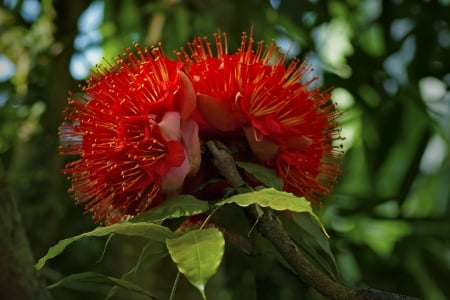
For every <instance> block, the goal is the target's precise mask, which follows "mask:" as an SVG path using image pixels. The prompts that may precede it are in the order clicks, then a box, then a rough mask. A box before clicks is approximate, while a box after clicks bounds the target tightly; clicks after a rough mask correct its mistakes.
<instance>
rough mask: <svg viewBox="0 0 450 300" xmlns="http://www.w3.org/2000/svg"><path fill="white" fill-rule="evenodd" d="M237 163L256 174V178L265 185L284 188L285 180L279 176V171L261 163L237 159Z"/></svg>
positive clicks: (279, 188)
mask: <svg viewBox="0 0 450 300" xmlns="http://www.w3.org/2000/svg"><path fill="white" fill-rule="evenodd" d="M236 164H237V165H238V166H239V167H241V168H242V169H244V170H245V171H247V172H248V173H250V174H252V175H253V176H255V178H256V179H258V180H259V181H261V182H262V183H263V184H264V185H265V186H267V187H273V188H275V189H277V190H281V189H282V188H283V180H281V178H280V177H278V176H277V172H276V171H275V170H274V169H270V168H267V167H265V166H262V165H260V164H254V163H249V162H243V161H237V162H236Z"/></svg>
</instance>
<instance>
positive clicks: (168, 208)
mask: <svg viewBox="0 0 450 300" xmlns="http://www.w3.org/2000/svg"><path fill="white" fill-rule="evenodd" d="M208 209H209V205H208V202H207V201H202V200H199V199H197V198H195V197H194V196H191V195H178V196H176V197H173V198H169V199H167V200H166V201H164V202H163V203H161V204H160V205H158V206H157V207H155V208H152V209H150V210H149V211H146V212H144V213H142V214H140V215H138V216H136V217H134V218H133V219H132V220H131V222H158V221H163V220H166V219H174V218H179V217H187V216H192V215H197V214H200V213H203V212H205V211H207V210H208Z"/></svg>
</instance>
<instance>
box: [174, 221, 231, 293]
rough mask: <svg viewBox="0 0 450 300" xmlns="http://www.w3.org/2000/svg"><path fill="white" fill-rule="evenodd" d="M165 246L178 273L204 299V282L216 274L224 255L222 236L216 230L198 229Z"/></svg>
mask: <svg viewBox="0 0 450 300" xmlns="http://www.w3.org/2000/svg"><path fill="white" fill-rule="evenodd" d="M166 245H167V248H168V250H169V253H170V256H171V257H172V260H173V261H174V262H175V264H176V265H177V267H178V270H179V271H180V273H182V274H184V275H185V276H186V278H187V279H188V280H189V282H190V283H191V284H192V285H193V286H195V287H196V288H197V289H198V290H199V291H200V293H201V294H202V296H203V298H204V299H206V296H205V285H206V282H207V281H208V279H209V278H210V277H211V276H213V275H214V274H215V273H216V271H217V268H218V267H219V264H220V262H221V260H222V256H223V253H224V246H225V240H224V237H223V234H222V233H221V232H220V231H219V230H218V229H216V228H208V229H198V230H193V231H189V232H187V233H185V234H183V235H182V236H179V237H176V238H170V239H167V241H166Z"/></svg>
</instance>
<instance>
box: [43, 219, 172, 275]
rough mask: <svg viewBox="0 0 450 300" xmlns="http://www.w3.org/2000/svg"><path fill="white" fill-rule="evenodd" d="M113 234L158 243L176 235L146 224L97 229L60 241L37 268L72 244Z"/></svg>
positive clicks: (119, 224)
mask: <svg viewBox="0 0 450 300" xmlns="http://www.w3.org/2000/svg"><path fill="white" fill-rule="evenodd" d="M112 233H116V234H122V235H128V236H137V237H143V238H147V239H150V240H154V241H157V242H164V241H165V240H166V238H170V237H175V233H173V232H172V231H170V230H169V229H168V228H166V227H163V226H160V225H157V224H152V223H145V222H143V223H130V222H123V223H117V224H113V225H111V226H107V227H97V228H96V229H94V230H92V231H90V232H86V233H83V234H80V235H77V236H74V237H70V238H67V239H64V240H61V241H59V242H58V243H57V244H56V245H54V246H53V247H51V248H50V249H48V252H47V254H46V255H45V256H44V257H42V258H41V259H39V261H38V263H37V264H36V268H37V269H38V270H39V269H41V268H42V267H43V266H44V265H45V263H46V261H47V260H49V259H51V258H53V257H56V256H58V255H59V254H61V252H63V251H64V249H66V247H67V246H69V245H70V244H72V243H73V242H76V241H78V240H80V239H82V238H85V237H94V236H97V237H99V236H106V235H109V234H112Z"/></svg>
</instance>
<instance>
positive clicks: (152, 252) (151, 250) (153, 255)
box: [105, 242, 169, 300]
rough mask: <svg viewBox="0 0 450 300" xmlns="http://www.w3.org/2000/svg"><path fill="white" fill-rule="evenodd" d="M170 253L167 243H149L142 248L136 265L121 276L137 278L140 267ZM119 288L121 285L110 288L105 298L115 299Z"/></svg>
mask: <svg viewBox="0 0 450 300" xmlns="http://www.w3.org/2000/svg"><path fill="white" fill-rule="evenodd" d="M168 255H169V252H168V251H167V248H166V246H165V245H163V244H160V243H152V242H149V243H147V244H146V245H145V247H144V248H143V249H142V252H141V255H140V256H139V259H138V261H137V263H136V265H135V266H134V267H133V268H132V269H131V270H129V271H128V272H127V273H125V274H123V275H122V276H121V279H123V280H130V279H134V278H136V276H137V273H138V271H139V270H140V269H142V268H144V267H148V266H151V265H153V264H154V263H155V262H157V261H159V260H161V259H163V258H165V257H166V256H168ZM119 288H120V286H119V285H114V286H113V287H112V288H111V289H110V290H109V292H108V294H107V295H106V297H105V300H108V299H113V297H114V296H116V294H117V292H118V291H119Z"/></svg>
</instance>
